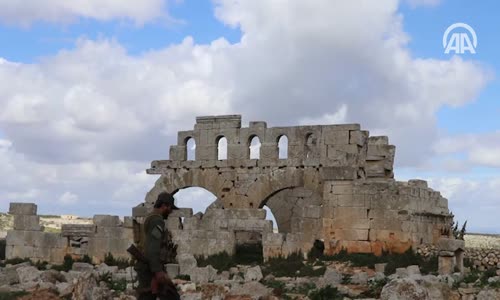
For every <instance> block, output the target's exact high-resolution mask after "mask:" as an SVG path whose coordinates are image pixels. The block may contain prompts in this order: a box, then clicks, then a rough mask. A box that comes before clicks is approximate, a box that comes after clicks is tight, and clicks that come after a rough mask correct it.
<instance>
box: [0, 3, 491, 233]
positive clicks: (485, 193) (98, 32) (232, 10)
mask: <svg viewBox="0 0 500 300" xmlns="http://www.w3.org/2000/svg"><path fill="white" fill-rule="evenodd" d="M498 9H500V3H498V1H493V0H489V1H488V0H485V1H480V2H477V1H476V2H471V1H465V0H455V1H451V0H441V1H440V0H401V1H396V0H381V1H369V0H365V1H362V0H359V1H333V0H311V1H294V0H286V1H285V0H252V1H244V0H212V1H210V0H183V1H182V0H175V1H174V0H142V1H132V0H123V1H114V0H99V1H97V0H86V1H71V2H68V1H65V0H53V1H50V2H44V3H41V2H39V1H36V0H26V1H17V0H0V105H1V107H2V108H1V109H0V211H6V210H7V209H8V203H9V202H35V203H37V204H38V207H39V212H40V213H45V214H49V213H50V214H58V213H60V214H63V213H64V214H77V215H82V216H92V215H93V214H98V213H99V214H118V215H130V213H131V207H132V206H135V205H137V204H138V203H141V202H142V201H143V200H144V196H145V194H146V192H147V191H148V190H150V189H151V188H152V187H153V184H154V181H155V180H156V179H157V177H155V176H151V175H147V174H146V173H145V169H146V168H148V167H149V165H150V162H151V161H152V160H156V159H167V158H168V149H169V146H170V145H172V144H174V143H175V142H176V132H177V131H180V130H189V129H192V127H193V124H194V122H195V117H196V116H200V115H218V114H241V115H242V116H243V124H244V125H246V124H248V122H249V121H254V120H264V121H267V123H268V126H294V125H303V124H313V123H314V124H336V123H360V124H361V126H362V128H363V129H365V130H369V131H370V133H371V135H387V136H389V140H390V142H391V144H394V145H396V147H397V148H396V149H397V150H396V162H395V167H396V168H395V177H396V178H397V179H398V180H408V179H411V178H419V179H425V180H428V182H429V185H430V186H431V187H432V188H433V189H435V190H439V191H440V192H441V193H442V194H443V195H444V196H445V197H447V198H448V200H449V208H450V210H451V211H452V212H453V213H454V215H455V217H456V220H457V221H459V222H460V223H463V222H464V221H466V220H467V221H468V230H469V231H470V232H483V233H500V222H498V220H497V218H498V216H499V215H500V199H499V198H500V196H499V195H500V176H499V174H500V118H499V117H498V116H499V115H500V104H499V103H500V102H499V99H498V97H499V96H500V84H499V81H498V80H499V79H498V73H499V70H500V59H499V58H498V56H497V53H500V41H499V40H498V38H497V36H498V34H497V29H498V28H500V20H499V19H498V17H497V16H496V15H495V12H497V11H498ZM454 23H466V24H468V25H470V26H471V27H472V28H473V29H474V31H475V33H476V36H477V47H476V48H475V49H474V50H475V54H472V53H470V51H465V52H464V53H459V52H460V51H458V53H457V51H452V52H450V53H445V49H444V47H443V34H444V33H445V31H446V29H447V28H448V26H450V25H452V24H454ZM451 33H452V34H453V33H455V34H456V36H457V37H461V36H460V34H462V36H463V35H467V37H469V38H470V37H471V35H470V33H467V32H466V31H465V30H464V29H463V28H462V29H461V28H457V29H455V30H454V31H452V32H451ZM452 34H450V36H452ZM450 40H451V39H450ZM207 194H208V192H206V191H203V190H197V189H194V190H189V189H188V190H183V191H182V192H180V193H178V194H177V195H176V198H177V200H178V201H179V204H180V205H181V206H191V207H193V208H194V210H195V211H199V210H204V208H205V207H206V206H207V205H208V204H209V203H210V202H211V201H213V195H207Z"/></svg>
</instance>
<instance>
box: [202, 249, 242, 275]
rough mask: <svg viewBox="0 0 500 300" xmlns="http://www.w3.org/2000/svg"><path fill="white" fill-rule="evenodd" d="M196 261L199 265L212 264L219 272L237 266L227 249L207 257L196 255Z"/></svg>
mask: <svg viewBox="0 0 500 300" xmlns="http://www.w3.org/2000/svg"><path fill="white" fill-rule="evenodd" d="M196 261H197V262H198V267H206V266H208V265H211V266H212V267H214V268H216V269H217V270H218V271H219V272H220V271H227V270H229V268H231V267H235V266H236V263H235V262H234V259H233V257H232V256H231V255H229V254H228V253H227V252H225V251H224V252H220V253H217V254H214V255H210V256H207V257H204V256H196Z"/></svg>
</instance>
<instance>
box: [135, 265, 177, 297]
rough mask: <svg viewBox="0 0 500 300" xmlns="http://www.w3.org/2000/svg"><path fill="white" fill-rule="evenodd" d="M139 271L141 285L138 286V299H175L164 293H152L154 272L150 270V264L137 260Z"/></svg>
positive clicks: (137, 270)
mask: <svg viewBox="0 0 500 300" xmlns="http://www.w3.org/2000/svg"><path fill="white" fill-rule="evenodd" d="M134 269H135V271H136V272H137V280H138V281H139V286H138V288H137V300H156V299H160V300H175V298H172V297H168V296H164V295H153V294H152V293H151V281H152V280H153V273H151V271H149V266H148V265H147V264H145V263H142V262H137V263H136V264H135V267H134Z"/></svg>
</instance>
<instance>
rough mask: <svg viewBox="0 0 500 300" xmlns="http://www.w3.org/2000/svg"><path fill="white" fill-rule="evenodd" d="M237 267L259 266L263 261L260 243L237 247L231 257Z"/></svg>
mask: <svg viewBox="0 0 500 300" xmlns="http://www.w3.org/2000/svg"><path fill="white" fill-rule="evenodd" d="M233 259H234V262H235V263H236V264H238V265H253V264H256V265H260V264H262V262H263V261H264V257H263V250H262V243H257V244H242V245H237V246H236V248H235V251H234V255H233Z"/></svg>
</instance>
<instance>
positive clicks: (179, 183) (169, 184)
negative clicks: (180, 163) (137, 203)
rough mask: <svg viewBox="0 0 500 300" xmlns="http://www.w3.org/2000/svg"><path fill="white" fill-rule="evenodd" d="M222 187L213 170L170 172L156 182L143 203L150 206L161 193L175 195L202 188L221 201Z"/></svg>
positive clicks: (221, 182) (222, 182)
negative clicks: (181, 191) (182, 190)
mask: <svg viewBox="0 0 500 300" xmlns="http://www.w3.org/2000/svg"><path fill="white" fill-rule="evenodd" d="M223 185H224V180H223V179H222V178H220V177H219V176H217V172H214V171H213V170H200V169H195V170H186V169H180V170H177V171H173V170H171V171H170V172H167V173H166V174H164V175H161V176H160V178H158V180H156V182H155V185H154V187H153V188H152V189H151V190H150V191H149V192H148V193H147V194H146V199H145V203H146V205H152V204H153V203H154V201H155V200H156V198H157V197H158V194H160V193H161V192H164V191H165V192H169V193H171V194H175V193H176V192H177V191H179V190H181V189H185V188H189V187H200V188H203V189H205V190H207V191H209V192H210V193H212V194H214V195H215V196H216V197H217V199H221V193H222V191H223V190H224V188H221V187H222V186H223Z"/></svg>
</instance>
